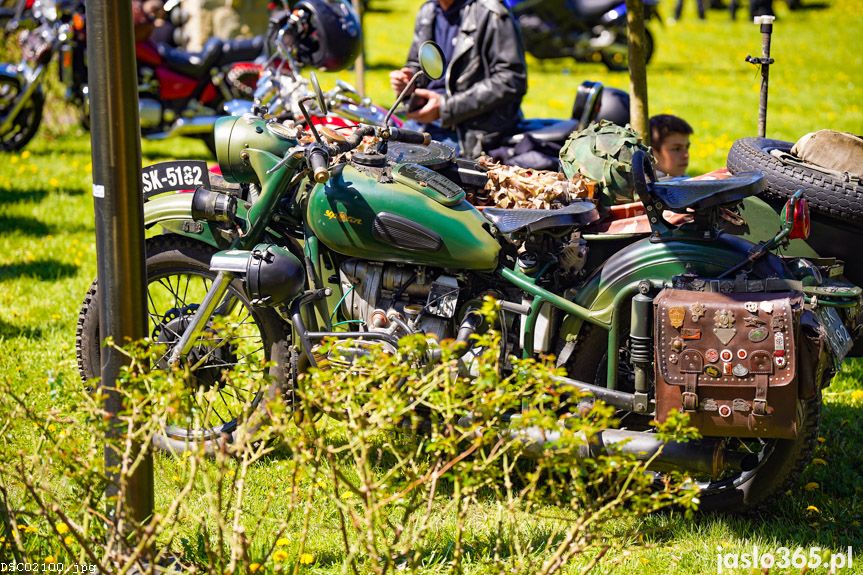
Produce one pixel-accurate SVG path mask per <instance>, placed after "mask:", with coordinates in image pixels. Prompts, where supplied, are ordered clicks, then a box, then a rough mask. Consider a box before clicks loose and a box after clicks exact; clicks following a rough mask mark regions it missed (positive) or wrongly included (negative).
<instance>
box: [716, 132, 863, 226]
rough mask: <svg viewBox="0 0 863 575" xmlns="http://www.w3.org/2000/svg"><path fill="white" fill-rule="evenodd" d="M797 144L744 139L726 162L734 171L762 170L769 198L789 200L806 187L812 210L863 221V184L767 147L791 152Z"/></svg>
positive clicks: (765, 193) (737, 144) (729, 152)
mask: <svg viewBox="0 0 863 575" xmlns="http://www.w3.org/2000/svg"><path fill="white" fill-rule="evenodd" d="M793 145H794V144H793V143H791V142H785V141H782V140H771V139H768V138H742V139H740V140H737V141H736V142H734V144H733V145H732V146H731V150H729V151H728V159H727V162H726V165H727V167H728V170H729V171H730V172H731V173H732V174H737V173H739V172H751V171H759V172H762V173H763V174H764V179H765V182H766V184H767V186H766V188H765V190H764V192H763V194H764V196H765V197H767V198H772V199H777V200H780V201H783V202H784V201H786V200H788V198H790V197H791V196H792V195H793V194H794V192H796V191H797V190H798V189H800V188H803V190H804V197H805V198H806V199H807V200H809V209H810V210H812V213H815V214H821V215H824V216H828V217H831V218H834V219H839V220H843V221H846V222H854V223H863V184H854V183H851V182H843V181H841V180H839V179H837V178H834V177H832V176H830V175H829V174H825V173H823V172H819V171H817V170H810V169H808V168H805V167H802V166H795V165H792V164H785V163H783V162H782V161H781V160H780V159H779V158H777V157H775V156H771V155H770V154H769V153H768V151H767V150H771V149H779V150H782V151H785V152H790V151H791V147H792V146H793Z"/></svg>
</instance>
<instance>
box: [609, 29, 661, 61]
mask: <svg viewBox="0 0 863 575" xmlns="http://www.w3.org/2000/svg"><path fill="white" fill-rule="evenodd" d="M644 34H645V44H644V63H645V64H649V63H650V58H651V57H653V34H651V33H650V30H648V29H646V28H645V30H644ZM600 55H601V56H602V63H603V64H605V67H606V68H608V69H609V70H611V71H612V72H626V71H627V70H629V46H628V44H627V41H626V29H623V30H620V31H618V35H617V39H616V40H615V41H614V43H613V44H612V45H611V46H609V47H607V48H605V49H604V50H603V51H602V52H601V53H600Z"/></svg>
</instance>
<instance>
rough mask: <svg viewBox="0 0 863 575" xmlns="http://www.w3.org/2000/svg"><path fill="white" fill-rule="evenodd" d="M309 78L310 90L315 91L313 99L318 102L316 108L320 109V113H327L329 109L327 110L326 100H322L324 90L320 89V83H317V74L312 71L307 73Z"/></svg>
mask: <svg viewBox="0 0 863 575" xmlns="http://www.w3.org/2000/svg"><path fill="white" fill-rule="evenodd" d="M309 76H310V78H309V79H310V80H311V82H312V90H314V92H315V101H316V102H317V103H318V108H319V109H320V110H321V114H323V115H324V116H326V115H327V114H329V113H330V112H329V110H327V102H326V100H324V92H323V91H322V90H321V85H320V84H319V83H318V76H317V75H316V74H315V73H314V72H312V73H311V74H309Z"/></svg>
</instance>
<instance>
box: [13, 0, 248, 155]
mask: <svg viewBox="0 0 863 575" xmlns="http://www.w3.org/2000/svg"><path fill="white" fill-rule="evenodd" d="M31 14H32V24H34V25H35V27H33V28H32V29H25V30H23V31H22V32H21V33H20V42H21V53H22V59H21V62H20V63H18V64H17V65H13V64H4V65H2V66H0V149H2V150H5V151H15V150H20V149H22V148H23V147H24V146H26V145H27V143H28V142H29V141H30V139H32V137H33V136H34V135H35V134H36V132H37V130H38V128H39V123H40V122H41V119H42V111H43V107H44V104H45V97H44V92H43V90H42V82H43V81H44V77H45V73H46V71H47V67H48V65H49V63H50V62H51V60H52V58H53V57H54V56H55V54H56V55H59V57H60V65H59V70H60V79H61V81H62V83H63V84H64V85H65V86H66V100H67V101H68V102H70V103H72V104H73V105H74V106H75V107H76V108H78V109H79V110H81V121H82V123H83V124H84V126H85V127H87V126H88V123H89V106H88V96H87V68H86V20H85V14H84V4H83V3H82V2H80V0H72V1H69V0H35V1H34V2H33V6H32V8H31ZM263 47H264V40H263V38H255V39H252V40H236V41H228V42H225V41H222V40H218V39H212V40H210V41H209V42H208V43H207V44H206V46H205V47H204V49H203V50H202V51H201V52H200V53H189V52H184V51H182V50H178V49H175V48H171V47H170V46H167V45H159V44H155V43H154V42H152V41H150V40H149V39H142V40H141V41H139V42H137V43H136V47H135V50H136V56H137V60H138V84H139V99H140V108H139V114H140V119H141V133H142V135H144V137H147V138H152V139H161V138H166V137H169V136H181V135H182V136H194V137H198V138H201V139H202V140H204V142H205V143H206V144H207V145H208V146H209V147H210V149H211V150H214V148H213V140H212V131H213V125H214V124H215V121H216V119H217V118H218V117H219V116H220V115H221V108H222V104H223V103H224V102H225V101H228V100H231V99H235V98H239V97H243V96H247V95H248V94H249V93H251V91H252V90H253V89H254V85H255V82H256V81H257V77H258V75H259V74H260V65H258V64H255V63H254V62H252V61H253V60H254V59H255V58H257V57H258V56H259V55H260V54H261V53H262V52H263Z"/></svg>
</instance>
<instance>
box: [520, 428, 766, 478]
mask: <svg viewBox="0 0 863 575" xmlns="http://www.w3.org/2000/svg"><path fill="white" fill-rule="evenodd" d="M511 435H512V437H515V438H518V439H520V440H522V441H523V442H524V443H525V445H526V448H527V454H528V455H530V456H534V457H536V456H539V455H541V454H542V453H543V452H544V451H545V450H546V449H554V448H555V444H556V443H557V442H558V441H559V440H560V435H561V434H560V431H554V430H547V429H540V428H538V427H528V428H526V429H521V430H515V431H512V432H511ZM581 440H582V442H581V444H579V445H578V446H577V449H576V450H575V452H574V453H573V456H574V458H575V459H576V460H579V459H585V458H588V457H596V456H598V455H608V454H612V453H617V452H619V453H625V454H629V455H632V456H634V457H635V459H637V460H638V461H650V460H651V459H652V461H651V463H650V465H649V466H648V469H650V470H651V471H658V472H668V471H685V472H689V473H694V474H699V475H709V476H710V477H711V478H717V477H719V476H720V475H722V473H723V472H725V471H749V470H752V469H754V468H755V467H756V466H757V465H758V456H757V455H755V454H742V453H739V452H736V451H729V450H727V449H726V448H725V441H724V440H721V439H720V440H715V439H702V440H698V441H689V442H686V443H679V442H669V443H665V442H663V441H661V440H660V439H659V438H657V437H656V434H654V433H648V432H645V431H630V430H626V429H604V430H602V431H600V432H599V433H597V434H596V435H595V436H594V437H592V438H591V439H590V440H589V441H588V439H587V438H586V437H583V436H582V437H581ZM660 450H661V451H660ZM657 453H658V455H657ZM654 457H655V459H654Z"/></svg>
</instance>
